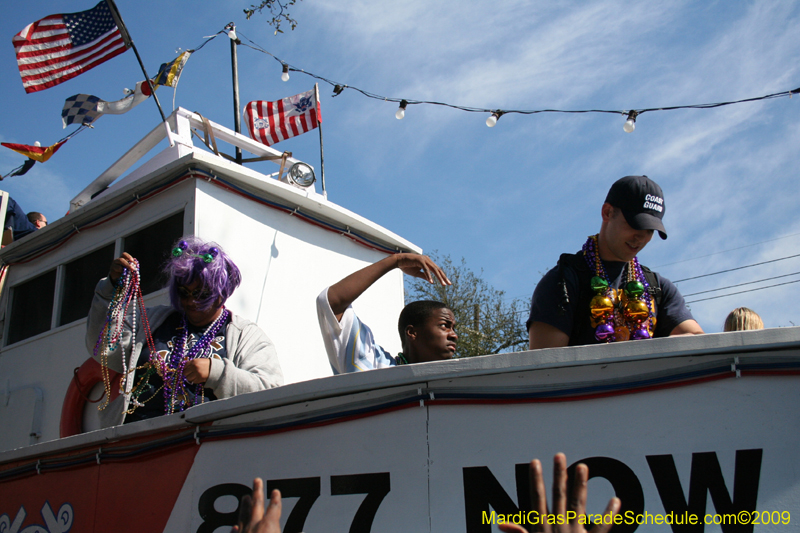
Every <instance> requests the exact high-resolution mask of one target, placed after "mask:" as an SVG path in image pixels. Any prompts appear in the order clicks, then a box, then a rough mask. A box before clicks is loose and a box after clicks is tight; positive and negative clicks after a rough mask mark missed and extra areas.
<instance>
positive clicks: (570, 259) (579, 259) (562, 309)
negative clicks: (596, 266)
mask: <svg viewBox="0 0 800 533" xmlns="http://www.w3.org/2000/svg"><path fill="white" fill-rule="evenodd" d="M567 268H571V269H572V270H574V271H575V272H577V273H578V277H580V275H581V274H582V273H583V271H588V270H589V267H588V266H587V265H586V261H585V260H584V259H583V255H580V254H561V256H560V257H559V258H558V277H559V280H558V289H559V293H560V295H561V301H560V302H559V304H558V314H559V315H563V314H564V313H566V312H567V309H569V293H568V291H567V279H566V277H565V276H564V271H565V269H567Z"/></svg>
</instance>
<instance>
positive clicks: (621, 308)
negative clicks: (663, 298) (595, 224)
mask: <svg viewBox="0 0 800 533" xmlns="http://www.w3.org/2000/svg"><path fill="white" fill-rule="evenodd" d="M597 239H598V235H591V236H590V237H589V238H588V239H587V240H586V243H585V244H584V245H583V248H582V250H583V257H584V258H585V259H586V262H587V263H588V265H589V268H590V269H591V270H592V271H594V273H595V275H594V277H592V280H591V282H590V283H591V287H592V290H593V291H594V293H595V295H594V296H593V297H592V300H591V302H590V303H589V312H590V314H591V324H592V327H593V328H595V332H594V336H595V338H596V339H597V340H598V341H601V342H618V341H627V340H630V339H633V340H640V339H649V338H650V337H652V335H653V331H654V328H655V325H656V318H655V312H654V305H653V299H652V297H651V296H650V285H649V284H648V283H647V278H646V277H645V275H644V272H643V271H642V266H641V265H640V264H639V260H638V259H637V258H636V257H634V258H633V259H631V260H630V261H629V262H628V263H627V264H626V265H625V268H626V269H627V272H626V281H625V283H624V285H623V287H624V288H623V289H621V290H614V289H611V288H610V287H609V279H608V276H607V275H606V272H605V269H604V268H603V263H602V261H601V260H600V253H599V248H598V244H597Z"/></svg>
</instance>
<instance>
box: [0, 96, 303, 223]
mask: <svg viewBox="0 0 800 533" xmlns="http://www.w3.org/2000/svg"><path fill="white" fill-rule="evenodd" d="M206 124H208V130H209V133H210V134H213V137H214V138H215V139H217V140H220V141H225V142H226V143H229V144H231V145H233V146H235V147H238V148H241V149H242V150H245V151H247V152H249V153H251V154H253V155H254V156H256V157H257V158H268V159H271V160H274V161H275V163H276V164H277V165H280V164H281V160H282V159H283V157H282V156H283V152H281V151H280V150H276V149H274V148H270V147H269V146H266V145H264V144H261V143H259V142H256V141H254V140H253V139H251V138H249V137H247V136H245V135H242V134H241V133H236V132H235V131H233V130H231V129H228V128H226V127H225V126H222V125H220V124H217V123H216V122H212V121H211V120H208V119H205V120H204V117H202V116H201V115H199V114H197V113H192V112H191V111H187V110H186V109H183V108H182V107H179V108H178V109H176V110H175V111H173V112H172V114H171V115H170V116H169V117H167V122H166V123H162V124H159V125H158V126H156V127H155V128H153V130H152V131H151V132H150V133H148V134H147V135H145V136H144V138H143V139H142V140H141V141H139V142H138V143H136V145H135V146H134V147H133V148H131V149H130V150H128V151H127V152H126V153H125V155H123V156H122V157H120V158H119V159H118V160H117V161H116V162H115V163H114V164H113V165H111V166H110V167H108V169H107V170H106V171H105V172H103V173H102V174H100V176H98V177H97V178H96V179H95V180H94V181H93V182H91V183H90V184H89V185H88V186H87V187H86V188H85V189H83V190H82V191H81V192H80V193H78V195H77V196H76V197H75V198H73V199H72V200H71V201H70V212H73V211H75V210H76V209H78V208H80V207H82V206H84V205H86V203H87V202H89V200H91V199H92V196H93V195H95V194H97V193H98V192H100V191H102V190H103V189H105V188H107V187H108V186H109V185H111V184H112V183H114V181H116V179H117V178H119V177H120V176H122V175H123V174H124V173H125V172H127V171H128V169H130V168H131V167H132V166H133V165H134V164H136V163H137V162H138V161H139V160H140V159H141V158H142V157H144V156H145V155H146V154H147V153H148V152H149V151H150V150H152V149H153V148H155V147H156V145H158V143H160V142H161V141H163V140H164V139H168V140H169V142H170V146H169V147H168V148H167V150H172V151H174V153H175V156H176V158H177V157H181V156H184V155H186V154H188V153H191V152H192V151H194V150H195V146H194V143H193V142H192V129H193V128H194V129H197V130H199V132H200V133H201V134H204V133H205V132H206ZM218 157H220V158H223V156H222V155H219V156H218ZM298 162H299V161H298V160H297V159H295V158H293V157H286V158H285V161H284V164H285V167H286V168H287V169H288V168H289V167H290V166H291V165H293V164H294V163H298ZM3 205H5V204H3ZM4 212H5V211H4Z"/></svg>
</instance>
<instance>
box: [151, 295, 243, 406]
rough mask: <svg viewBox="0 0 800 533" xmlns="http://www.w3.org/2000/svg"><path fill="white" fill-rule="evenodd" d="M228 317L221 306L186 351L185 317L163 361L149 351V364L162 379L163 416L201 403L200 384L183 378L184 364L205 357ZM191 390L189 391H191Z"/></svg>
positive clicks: (186, 331) (202, 398)
mask: <svg viewBox="0 0 800 533" xmlns="http://www.w3.org/2000/svg"><path fill="white" fill-rule="evenodd" d="M229 316H230V311H228V310H227V309H226V308H225V307H223V308H222V313H220V315H219V316H218V317H217V319H216V320H214V321H213V322H212V323H211V324H209V326H208V328H206V331H205V333H203V335H202V336H201V337H200V338H199V339H197V341H195V342H194V343H193V344H192V345H191V346H190V347H189V349H188V351H187V350H186V345H187V341H188V339H189V327H188V324H187V322H186V315H183V318H182V319H181V325H180V328H179V329H181V330H182V331H183V334H182V335H181V337H180V338H179V339H178V340H177V342H175V345H174V346H173V347H172V351H171V352H170V353H169V354H167V356H166V357H165V358H164V360H163V361H159V360H158V358H157V356H154V355H153V352H150V354H151V355H150V360H151V363H155V364H158V365H160V369H161V372H159V374H161V375H162V376H163V378H164V410H165V414H168V415H169V414H172V413H174V412H175V411H183V410H185V409H187V408H189V407H192V406H193V405H197V404H201V403H203V402H204V401H205V395H204V387H203V385H204V383H198V384H196V385H193V384H191V383H189V382H188V381H187V380H186V378H185V377H184V376H183V371H184V369H185V368H186V363H188V362H189V361H191V360H193V359H198V358H209V357H211V353H210V351H209V350H208V349H207V348H208V347H209V346H210V345H211V343H212V342H213V341H214V340H215V339H216V337H217V333H218V332H219V330H220V329H221V328H222V325H223V324H225V322H226V320H228V317H229ZM192 389H193V390H192Z"/></svg>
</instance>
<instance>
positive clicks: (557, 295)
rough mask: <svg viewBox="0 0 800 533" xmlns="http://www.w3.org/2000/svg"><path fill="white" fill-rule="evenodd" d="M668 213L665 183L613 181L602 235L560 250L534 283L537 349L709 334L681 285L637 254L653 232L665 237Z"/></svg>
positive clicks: (532, 332) (531, 321)
mask: <svg viewBox="0 0 800 533" xmlns="http://www.w3.org/2000/svg"><path fill="white" fill-rule="evenodd" d="M664 211H665V205H664V194H663V193H662V192H661V187H659V186H658V184H657V183H655V182H654V181H653V180H651V179H650V178H648V177H647V176H626V177H624V178H622V179H620V180H618V181H617V182H616V183H614V185H612V186H611V189H610V190H609V191H608V196H606V201H605V203H604V204H603V208H602V210H601V214H602V217H603V222H602V224H601V226H600V233H598V234H597V235H592V236H590V237H589V238H588V240H587V241H586V243H585V244H584V245H583V249H582V250H581V251H580V252H578V253H577V254H562V255H561V257H560V258H559V261H558V265H557V266H556V267H555V268H553V269H552V270H550V271H549V272H548V273H547V274H545V275H544V277H543V278H542V279H541V281H540V282H539V284H538V285H537V286H536V290H535V291H534V293H533V299H532V300H531V312H530V317H529V318H528V322H527V327H528V338H529V345H530V349H531V350H534V349H537V348H552V347H557V346H567V345H570V346H572V345H581V344H597V343H604V342H619V341H626V340H639V339H649V338H652V337H667V336H670V335H686V334H701V333H703V329H702V328H701V327H700V325H699V324H698V323H697V322H696V321H695V320H694V318H693V317H692V313H691V311H689V309H688V308H687V307H686V302H685V301H684V299H683V296H681V294H680V292H678V289H677V288H676V287H675V285H673V284H672V283H671V282H670V281H669V280H668V279H666V278H664V277H662V276H660V275H658V274H657V273H655V272H652V271H651V270H650V269H648V268H647V267H645V266H642V265H640V264H639V261H638V259H636V254H638V253H639V252H640V251H641V250H642V249H643V248H644V247H645V246H646V245H647V243H648V242H650V239H651V238H652V237H653V232H654V231H658V234H659V235H660V236H661V238H662V239H666V238H667V232H666V230H665V229H664V224H663V223H662V221H661V219H662V218H663V216H664Z"/></svg>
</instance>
